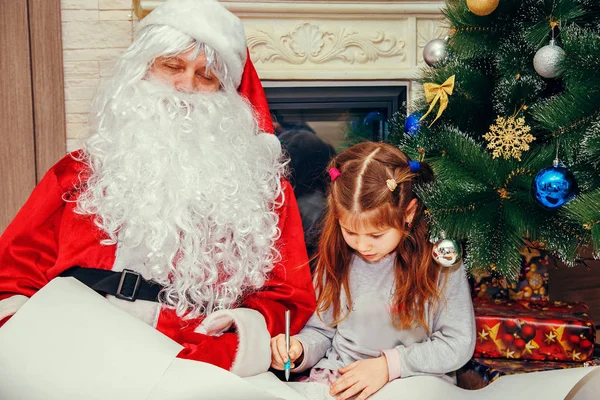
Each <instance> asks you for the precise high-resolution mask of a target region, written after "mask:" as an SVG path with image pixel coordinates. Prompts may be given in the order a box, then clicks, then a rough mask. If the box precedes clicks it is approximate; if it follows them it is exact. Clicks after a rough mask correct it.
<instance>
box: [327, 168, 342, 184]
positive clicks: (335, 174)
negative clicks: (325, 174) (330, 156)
mask: <svg viewBox="0 0 600 400" xmlns="http://www.w3.org/2000/svg"><path fill="white" fill-rule="evenodd" d="M341 174H342V173H341V172H340V170H339V169H337V168H335V167H333V168H331V169H330V170H329V176H330V177H331V182H333V181H335V180H336V179H337V178H338V177H339V176H340V175H341Z"/></svg>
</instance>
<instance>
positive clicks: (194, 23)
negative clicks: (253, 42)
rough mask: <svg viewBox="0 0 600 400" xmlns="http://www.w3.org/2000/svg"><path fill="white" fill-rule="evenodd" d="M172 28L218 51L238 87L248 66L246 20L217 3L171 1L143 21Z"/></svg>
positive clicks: (144, 23)
mask: <svg viewBox="0 0 600 400" xmlns="http://www.w3.org/2000/svg"><path fill="white" fill-rule="evenodd" d="M148 25H168V26H170V27H173V28H175V29H177V30H179V31H181V32H183V33H186V34H188V35H190V36H191V37H193V38H194V39H196V40H197V41H198V42H201V43H205V44H207V45H209V46H210V47H212V48H213V49H215V50H216V51H217V53H218V54H219V56H221V58H222V59H223V61H225V65H227V69H228V71H229V73H230V76H231V79H232V80H233V83H234V85H235V87H236V88H237V87H238V86H239V85H240V82H241V80H242V72H243V71H244V65H245V64H246V56H247V53H246V33H245V32H244V26H243V25H242V21H240V19H239V18H238V17H236V16H235V15H233V14H232V13H231V12H230V11H229V10H227V9H226V8H225V7H223V5H221V4H220V3H219V2H218V1H217V0H168V1H167V2H165V3H162V4H161V5H159V6H158V7H156V8H155V9H154V11H152V12H151V13H150V14H148V15H147V16H146V17H145V18H144V19H142V21H140V24H139V29H142V28H144V27H145V26H148Z"/></svg>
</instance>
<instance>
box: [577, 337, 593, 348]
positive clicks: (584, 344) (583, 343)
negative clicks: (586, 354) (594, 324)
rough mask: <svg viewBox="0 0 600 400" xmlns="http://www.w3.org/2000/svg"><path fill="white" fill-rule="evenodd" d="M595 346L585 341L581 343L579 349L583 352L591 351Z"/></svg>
mask: <svg viewBox="0 0 600 400" xmlns="http://www.w3.org/2000/svg"><path fill="white" fill-rule="evenodd" d="M593 345H594V344H593V343H592V342H590V341H589V340H587V339H583V340H582V341H581V342H580V343H579V348H580V349H581V350H589V349H591V348H592V346H593Z"/></svg>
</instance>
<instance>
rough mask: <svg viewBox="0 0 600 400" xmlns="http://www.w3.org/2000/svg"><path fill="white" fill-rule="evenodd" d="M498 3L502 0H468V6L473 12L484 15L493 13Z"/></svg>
mask: <svg viewBox="0 0 600 400" xmlns="http://www.w3.org/2000/svg"><path fill="white" fill-rule="evenodd" d="M498 3H500V0H467V7H469V10H470V11H471V12H472V13H473V14H475V15H479V16H480V17H483V16H485V15H490V14H491V13H493V12H494V10H495V9H496V7H498Z"/></svg>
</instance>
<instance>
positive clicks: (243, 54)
mask: <svg viewBox="0 0 600 400" xmlns="http://www.w3.org/2000/svg"><path fill="white" fill-rule="evenodd" d="M90 130H91V131H90V134H91V136H90V137H89V139H88V140H87V142H86V144H85V146H84V148H83V149H82V150H81V151H78V152H74V153H72V154H69V155H67V156H66V157H65V158H63V159H62V160H61V161H59V162H58V163H57V164H56V165H55V166H54V167H52V169H51V170H50V171H49V172H48V173H47V174H46V176H45V177H44V178H43V179H42V181H41V182H40V183H39V185H38V186H37V187H36V188H35V190H34V192H33V194H32V195H31V197H30V198H29V200H28V201H27V202H26V204H25V205H24V206H23V208H22V209H21V211H20V212H19V213H18V215H17V216H16V218H15V219H14V221H13V222H12V224H11V225H10V226H9V227H8V228H7V229H6V231H5V232H4V234H3V235H2V237H1V239H0V325H2V324H3V323H4V322H6V321H7V320H8V318H10V316H11V315H13V314H14V313H15V312H17V311H18V310H19V308H20V307H21V306H22V305H23V304H24V303H25V302H26V301H27V300H28V298H29V297H30V296H32V295H34V294H35V293H36V291H37V290H39V289H40V288H42V287H43V286H44V285H45V284H47V283H48V282H49V281H50V280H52V279H54V278H56V277H58V276H71V277H74V278H76V279H78V280H80V281H81V282H83V283H85V284H86V285H88V286H89V287H91V288H92V289H94V290H96V291H97V292H99V293H102V294H103V295H105V296H106V297H107V298H108V299H109V301H111V302H113V303H115V304H116V305H118V306H119V307H121V308H123V309H125V310H126V311H128V312H130V313H131V314H133V315H135V316H136V317H138V318H140V319H142V320H144V321H145V322H147V323H148V324H150V325H152V326H154V327H156V329H157V330H159V331H160V332H162V333H164V334H165V335H167V336H169V337H171V338H172V339H174V340H175V341H177V342H178V343H180V344H181V345H183V346H184V349H183V350H182V351H181V353H180V354H179V357H182V358H188V359H193V360H199V361H204V362H208V363H212V364H214V365H217V366H220V367H222V368H225V369H229V370H231V371H232V372H234V373H236V374H238V375H241V376H249V375H254V374H256V373H259V372H263V371H265V370H266V369H267V368H268V367H269V364H270V352H269V351H268V349H269V339H270V337H271V336H274V335H276V334H279V333H281V332H283V330H284V323H285V319H284V315H285V310H287V309H290V310H291V312H292V315H293V316H294V318H293V323H292V326H291V330H292V333H294V332H296V331H299V330H300V328H302V326H303V325H304V323H305V322H306V321H307V320H308V318H309V317H310V316H311V315H312V313H313V311H314V308H315V297H314V292H313V289H312V284H311V279H310V273H309V269H308V265H307V256H306V252H305V247H304V242H303V234H302V227H301V222H300V216H299V213H298V209H297V205H296V201H295V199H294V195H293V192H292V190H291V188H290V186H289V184H288V182H287V181H286V180H285V179H284V177H283V173H284V166H285V163H284V162H283V160H282V157H281V150H280V148H279V146H278V141H277V139H276V138H275V137H274V135H272V134H269V133H265V131H267V132H269V131H272V124H271V122H270V117H269V113H268V108H267V104H266V100H265V98H264V92H263V90H262V87H261V85H260V81H259V80H258V77H257V75H256V72H255V70H254V68H253V66H252V64H251V62H250V60H249V59H248V57H247V50H246V39H245V34H244V29H243V26H242V24H241V22H240V20H239V19H238V18H237V17H236V16H234V15H233V14H231V13H230V12H229V11H227V10H226V9H225V8H224V7H223V6H221V5H220V4H219V2H218V1H214V0H204V1H200V0H197V1H194V0H170V1H167V2H166V3H163V4H162V5H161V6H159V7H158V8H156V9H155V10H154V11H153V12H152V13H150V14H149V15H148V16H147V17H146V18H144V19H143V20H142V21H141V23H140V26H139V29H138V32H137V35H136V38H135V40H134V42H133V44H132V45H131V46H130V47H129V48H128V49H127V50H126V51H125V52H124V54H123V55H122V56H121V57H120V59H119V61H118V62H117V64H116V66H115V70H114V74H113V76H112V78H111V79H109V80H108V81H107V82H106V83H105V84H104V85H103V86H102V87H101V89H100V91H99V93H98V96H97V99H96V102H95V109H94V112H93V114H92V120H91V122H90ZM0 329H1V328H0ZM251 341H252V343H251ZM265 349H266V350H265Z"/></svg>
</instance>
